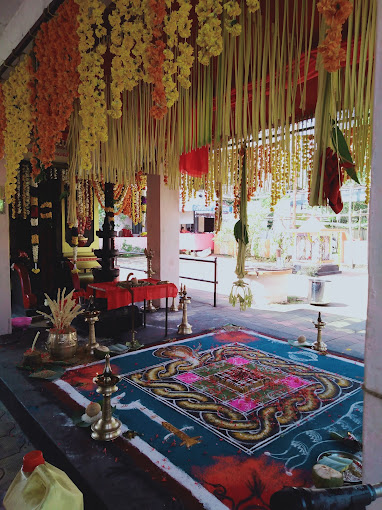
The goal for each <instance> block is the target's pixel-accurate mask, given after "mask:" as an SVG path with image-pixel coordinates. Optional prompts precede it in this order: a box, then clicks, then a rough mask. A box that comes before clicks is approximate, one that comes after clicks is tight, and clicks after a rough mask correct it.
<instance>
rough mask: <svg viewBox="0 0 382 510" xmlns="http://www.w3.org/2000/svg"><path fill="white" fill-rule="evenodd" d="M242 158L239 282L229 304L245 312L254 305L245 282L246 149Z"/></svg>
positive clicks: (246, 231)
mask: <svg viewBox="0 0 382 510" xmlns="http://www.w3.org/2000/svg"><path fill="white" fill-rule="evenodd" d="M240 156H241V158H242V167H241V196H240V217H239V221H238V222H237V223H236V224H235V227H234V235H235V239H236V241H237V242H238V245H239V246H238V251H237V263H236V269H235V273H236V275H237V277H238V280H237V281H236V282H234V284H233V286H232V290H231V293H230V295H229V302H230V303H231V304H232V306H235V305H236V303H237V302H239V305H240V310H242V311H245V310H246V309H247V307H250V306H251V304H252V292H251V289H250V287H249V285H248V283H246V282H245V281H244V277H245V275H246V272H245V251H246V248H247V244H248V242H249V239H248V218H247V154H246V150H245V148H242V149H241V151H240Z"/></svg>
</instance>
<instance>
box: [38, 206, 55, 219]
mask: <svg viewBox="0 0 382 510" xmlns="http://www.w3.org/2000/svg"><path fill="white" fill-rule="evenodd" d="M52 217H53V216H52V202H43V203H42V204H41V205H40V218H41V219H42V220H51V219H52Z"/></svg>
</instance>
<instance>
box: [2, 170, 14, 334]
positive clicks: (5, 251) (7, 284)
mask: <svg viewBox="0 0 382 510" xmlns="http://www.w3.org/2000/svg"><path fill="white" fill-rule="evenodd" d="M5 179H6V173H5V166H4V160H2V161H0V186H1V187H2V189H4V185H5ZM0 198H2V197H0ZM9 271H10V264H9V219H8V206H7V205H6V204H4V214H0V335H6V334H8V333H11V332H12V325H11V281H10V273H9Z"/></svg>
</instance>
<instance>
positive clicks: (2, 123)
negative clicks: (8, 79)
mask: <svg viewBox="0 0 382 510" xmlns="http://www.w3.org/2000/svg"><path fill="white" fill-rule="evenodd" d="M6 127H7V118H6V116H5V105H4V92H3V85H2V84H1V83H0V159H3V157H4V133H5V128H6Z"/></svg>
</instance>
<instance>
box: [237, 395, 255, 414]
mask: <svg viewBox="0 0 382 510" xmlns="http://www.w3.org/2000/svg"><path fill="white" fill-rule="evenodd" d="M230 404H231V406H232V407H235V408H236V409H238V410H239V411H242V412H243V413H246V412H248V411H252V410H253V409H255V407H257V406H258V405H259V401H258V400H250V399H248V398H245V397H244V398H243V397H241V398H235V400H231V401H230Z"/></svg>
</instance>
